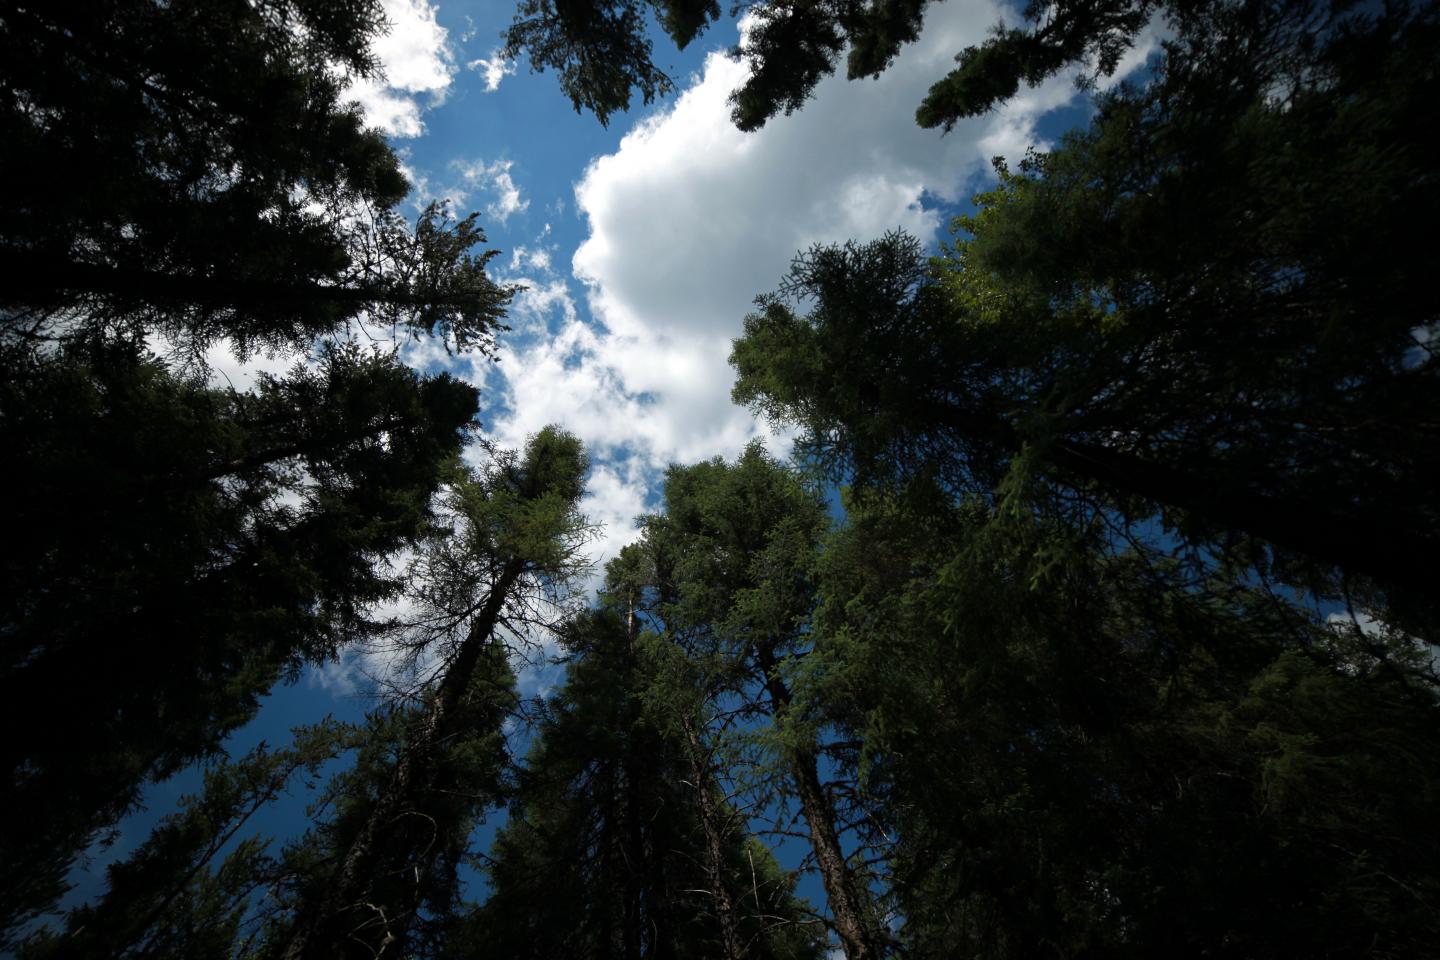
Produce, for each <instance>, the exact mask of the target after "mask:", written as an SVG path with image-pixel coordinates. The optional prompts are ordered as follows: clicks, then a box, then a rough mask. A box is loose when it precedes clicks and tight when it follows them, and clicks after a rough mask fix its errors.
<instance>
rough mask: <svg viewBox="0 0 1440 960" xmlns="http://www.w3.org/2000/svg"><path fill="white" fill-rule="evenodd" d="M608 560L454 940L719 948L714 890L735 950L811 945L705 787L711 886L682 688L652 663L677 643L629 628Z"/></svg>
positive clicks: (795, 908) (594, 954) (784, 884)
mask: <svg viewBox="0 0 1440 960" xmlns="http://www.w3.org/2000/svg"><path fill="white" fill-rule="evenodd" d="M631 556H632V557H633V556H634V554H631ZM619 573H620V571H619V570H618V569H617V568H616V567H613V566H612V569H611V581H610V587H611V591H610V593H609V594H608V597H607V600H606V602H605V603H604V604H603V605H602V607H601V609H599V610H597V611H595V612H593V613H590V614H586V615H583V616H582V617H580V618H579V619H578V620H577V621H575V622H574V624H573V625H572V626H571V627H569V628H568V629H567V630H566V631H565V635H564V636H565V642H566V645H567V649H569V650H570V651H571V653H572V655H573V656H574V657H575V660H574V661H573V662H572V663H571V665H570V668H569V670H568V673H567V681H566V684H565V686H564V687H563V688H562V690H561V691H560V692H559V693H558V694H557V695H556V696H555V697H554V698H553V699H552V700H551V702H550V703H549V705H548V710H547V716H546V719H545V720H544V722H543V723H542V724H541V726H540V729H539V734H538V738H537V739H536V741H535V745H534V747H533V748H532V750H531V754H530V757H529V759H528V762H527V765H526V768H525V770H524V771H523V773H522V774H521V776H520V784H519V793H518V795H517V798H516V801H515V803H514V805H513V806H512V808H511V816H510V821H509V822H508V823H507V824H506V826H505V827H504V829H503V830H502V831H501V832H500V834H499V835H498V836H497V838H496V841H495V844H494V846H493V847H492V850H491V854H490V858H489V867H488V872H489V875H490V880H491V885H492V895H491V897H490V899H489V900H488V901H487V902H486V903H485V904H484V906H483V907H482V908H480V910H479V911H478V912H476V913H475V914H474V915H473V916H472V917H471V918H469V919H468V920H467V921H466V922H465V925H464V928H463V934H462V935H461V936H459V937H458V938H457V941H456V943H455V945H454V946H453V947H452V950H453V953H454V955H455V956H461V955H466V954H465V953H464V952H463V951H464V949H467V948H468V949H474V950H479V949H484V950H485V951H486V952H487V953H490V954H492V955H494V956H497V957H502V958H511V957H515V958H519V957H534V958H542V957H543V958H549V957H555V956H567V957H577V958H610V957H613V958H617V960H618V958H632V957H633V958H639V957H654V956H673V957H677V958H684V957H693V958H697V960H698V958H707V957H724V956H726V953H725V952H724V948H723V946H722V933H721V926H720V925H721V920H720V917H719V915H718V912H719V909H720V907H719V904H720V896H721V895H722V894H723V895H724V896H725V897H726V898H727V900H726V901H725V902H726V903H727V904H729V905H730V907H731V909H732V918H733V919H734V920H735V923H736V927H737V932H738V936H739V938H740V942H741V943H743V944H744V945H745V947H744V949H745V950H746V953H745V955H746V956H749V957H756V958H800V957H816V956H818V955H819V944H818V943H817V942H816V940H815V938H814V936H813V935H811V934H809V933H807V932H806V930H807V928H806V927H804V926H800V925H798V924H797V920H798V919H799V918H800V917H801V916H802V915H803V911H804V907H803V904H800V903H798V902H797V901H795V899H794V897H793V895H792V893H791V889H792V886H793V882H794V881H793V878H792V877H789V876H787V875H785V874H784V873H783V872H782V871H780V870H779V868H778V866H777V865H776V864H775V862H774V859H773V857H771V856H770V854H769V852H768V851H766V850H765V849H764V848H763V847H761V846H759V845H758V844H754V843H753V842H750V843H745V842H742V839H741V838H742V837H743V835H744V833H743V829H742V827H741V825H740V824H739V822H738V821H739V818H738V817H737V816H736V815H735V813H734V812H733V811H731V810H730V809H729V808H728V806H727V805H726V804H725V803H724V801H723V800H722V799H721V798H719V797H713V798H711V802H712V803H713V805H714V806H715V807H716V808H722V809H723V811H724V812H723V817H724V819H725V821H726V824H727V829H726V830H725V839H724V841H723V842H722V849H723V853H724V857H725V861H726V862H725V865H724V869H723V871H722V872H721V876H720V877H719V879H720V882H721V883H722V884H723V885H724V888H725V889H724V890H723V891H721V893H718V894H717V891H716V889H715V887H714V882H715V880H716V879H717V877H716V876H715V875H714V874H713V873H711V872H709V871H708V870H707V867H706V864H707V859H708V858H709V857H710V851H709V850H708V849H707V840H706V836H705V828H704V825H703V824H702V823H701V813H700V804H698V803H697V802H696V800H695V790H696V785H695V775H694V772H693V770H694V768H693V766H692V764H691V762H690V754H689V751H688V747H687V745H686V742H685V740H684V738H683V735H682V734H681V724H680V722H678V721H677V720H676V715H675V713H674V709H675V707H676V704H677V698H678V701H683V700H684V699H685V698H686V694H685V693H684V692H683V691H681V690H679V689H676V688H675V687H674V686H673V682H674V680H675V675H674V674H670V673H668V672H667V671H664V670H663V669H662V667H661V665H662V664H664V663H666V662H667V661H668V660H669V658H670V657H671V656H673V654H674V648H673V647H672V646H671V645H670V644H669V643H667V642H666V641H664V640H663V639H661V638H660V637H659V636H657V635H655V634H653V633H649V632H644V633H638V634H637V633H636V632H635V628H633V627H631V628H627V621H629V620H630V615H631V614H632V613H633V611H632V610H631V609H630V608H629V606H628V603H627V602H626V600H625V594H626V592H627V591H624V590H623V589H622V583H621V582H620V580H621V579H622V578H621V577H619V576H617V574H619ZM712 789H713V788H712Z"/></svg>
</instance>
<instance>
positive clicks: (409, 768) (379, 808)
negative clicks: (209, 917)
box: [285, 560, 524, 960]
mask: <svg viewBox="0 0 1440 960" xmlns="http://www.w3.org/2000/svg"><path fill="white" fill-rule="evenodd" d="M523 569H524V565H523V563H521V562H520V561H517V560H512V561H510V562H509V563H508V564H506V565H505V567H504V568H503V569H502V571H501V574H500V577H499V578H498V579H497V580H496V581H495V584H494V586H493V587H492V588H491V590H490V596H489V597H488V598H487V599H486V601H485V605H484V606H483V607H482V608H481V609H480V612H479V613H478V614H477V615H476V617H475V619H474V620H473V621H472V622H471V624H470V630H469V632H468V633H467V634H466V637H465V640H464V641H463V642H462V643H461V645H460V649H459V650H458V651H457V652H456V655H455V659H454V660H453V661H452V662H451V664H450V666H449V667H448V668H447V669H446V671H445V675H444V676H443V677H442V678H441V681H440V685H439V689H438V690H437V691H436V693H435V697H434V699H433V700H432V701H431V702H430V705H429V707H428V708H427V712H426V716H425V719H424V722H423V723H422V724H421V726H420V732H419V734H418V736H417V737H416V738H415V740H414V742H412V743H409V744H407V745H406V748H405V749H404V751H403V752H402V753H401V756H400V758H399V759H398V760H397V761H396V763H395V769H394V771H393V772H392V773H391V776H390V781H389V783H387V784H386V786H385V788H384V790H383V791H382V792H381V794H380V797H379V798H378V800H377V801H376V803H375V805H374V806H373V807H372V808H371V810H370V813H369V815H368V816H367V817H366V818H365V822H364V823H363V824H362V825H361V827H360V829H359V830H358V831H357V833H356V834H355V836H354V838H353V839H352V840H351V841H350V842H349V844H348V845H347V846H346V848H345V850H344V852H343V853H342V854H341V858H340V863H339V866H338V867H337V868H336V870H335V873H334V874H333V876H332V877H331V881H330V883H329V885H328V886H327V888H326V890H325V893H324V895H323V898H322V899H321V901H320V903H319V904H318V905H316V906H315V907H314V908H313V909H310V910H305V909H303V908H302V910H301V914H300V916H299V917H298V918H297V922H296V925H295V930H294V932H293V933H292V935H291V938H290V942H289V943H288V944H287V945H286V949H285V958H286V960H322V958H326V960H328V958H332V957H337V956H345V955H346V954H347V948H351V947H355V946H361V945H363V946H364V948H365V953H364V954H363V955H364V956H366V957H377V956H384V955H385V954H386V952H387V951H388V950H389V949H390V948H391V947H392V946H394V945H395V944H396V943H399V942H403V940H404V937H405V934H406V933H407V932H408V930H409V927H410V924H411V922H412V921H413V919H414V912H415V905H414V900H413V898H412V900H411V902H410V903H408V904H383V903H382V904H377V903H372V902H371V901H370V899H369V898H368V897H367V895H366V894H367V889H368V888H369V886H370V881H371V878H373V877H374V876H375V875H376V871H377V870H382V869H384V868H385V866H386V865H385V864H382V863H380V862H379V861H380V859H381V857H380V851H379V849H378V847H379V844H380V842H381V839H382V831H384V830H386V829H387V828H393V827H394V825H395V823H396V820H397V818H398V817H399V816H400V815H401V814H402V812H403V811H404V810H405V808H406V806H407V805H408V804H409V803H410V802H411V801H412V800H413V798H415V797H416V796H419V795H421V794H423V793H424V792H425V790H426V788H427V787H428V786H430V785H431V784H432V783H433V781H434V779H435V776H436V771H435V755H436V751H437V750H438V749H439V748H441V747H442V746H443V744H444V743H445V741H446V739H447V738H448V737H449V736H450V735H451V734H452V733H454V731H452V730H450V729H449V724H448V718H449V716H450V715H451V714H452V713H453V712H454V710H455V708H456V707H457V706H459V704H460V701H461V698H462V697H463V696H464V694H465V691H466V690H468V689H469V687H470V683H471V680H472V679H473V678H474V674H475V668H476V666H477V664H478V663H479V661H480V656H481V654H482V653H484V651H485V649H486V647H488V646H489V644H490V643H491V641H492V639H493V637H494V635H495V628H496V626H497V625H498V623H499V620H500V613H501V611H502V610H503V609H504V606H505V601H506V599H507V598H508V596H509V594H510V591H511V590H512V589H513V588H514V586H515V583H516V581H517V580H519V578H520V574H521V573H522V572H523Z"/></svg>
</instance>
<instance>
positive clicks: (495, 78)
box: [465, 49, 515, 93]
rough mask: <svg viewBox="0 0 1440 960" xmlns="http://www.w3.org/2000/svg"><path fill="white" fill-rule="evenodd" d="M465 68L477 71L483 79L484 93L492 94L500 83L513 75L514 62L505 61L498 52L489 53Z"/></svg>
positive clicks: (498, 87) (472, 61)
mask: <svg viewBox="0 0 1440 960" xmlns="http://www.w3.org/2000/svg"><path fill="white" fill-rule="evenodd" d="M465 66H466V67H467V68H469V69H471V70H478V71H479V72H480V73H481V74H482V75H483V76H484V77H485V92H486V93H494V92H495V91H496V90H499V89H500V81H501V80H504V79H505V78H506V77H509V76H512V75H514V73H515V61H514V60H506V59H505V57H504V56H503V55H502V53H501V51H500V50H498V49H497V50H492V51H490V56H488V57H482V58H480V59H478V60H471V61H470V62H469V63H467V64H465Z"/></svg>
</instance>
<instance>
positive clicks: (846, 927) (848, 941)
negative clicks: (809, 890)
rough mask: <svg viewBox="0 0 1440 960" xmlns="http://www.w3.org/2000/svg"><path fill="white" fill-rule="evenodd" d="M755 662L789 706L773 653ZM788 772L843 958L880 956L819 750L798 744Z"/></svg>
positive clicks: (759, 654) (781, 704)
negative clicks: (822, 776)
mask: <svg viewBox="0 0 1440 960" xmlns="http://www.w3.org/2000/svg"><path fill="white" fill-rule="evenodd" d="M756 662H757V665H758V666H759V667H760V669H761V670H762V671H763V672H764V674H765V689H766V691H767V692H768V693H769V694H770V699H771V701H772V702H773V703H774V704H775V707H776V713H779V712H781V711H783V710H784V709H785V708H787V707H789V706H790V700H791V696H790V690H789V688H788V687H786V686H785V684H784V682H783V681H782V680H781V679H780V678H779V676H778V675H777V674H776V672H775V667H776V663H775V658H774V655H773V654H772V653H771V652H770V651H769V650H768V649H764V648H758V649H757V650H756ZM790 776H791V779H792V780H793V781H794V783H795V792H796V793H797V794H798V795H799V797H800V812H801V814H802V815H803V816H804V817H805V825H806V827H807V828H808V830H809V833H810V847H811V849H812V850H814V852H815V865H816V866H817V867H818V868H819V870H820V881H821V883H822V884H824V887H825V896H826V899H827V900H828V901H829V903H830V912H831V913H832V914H834V926H835V932H836V933H837V934H839V935H840V946H841V948H842V949H843V950H844V951H845V960H880V958H881V957H883V956H884V955H885V948H884V943H885V938H884V937H883V936H882V935H881V933H880V931H879V930H878V929H877V928H876V927H875V925H874V921H873V916H874V911H873V910H872V909H871V906H872V905H871V903H870V898H869V896H868V894H867V893H866V892H864V891H863V889H862V888H861V887H860V886H859V885H858V884H856V882H855V877H854V876H853V875H852V873H851V872H850V867H849V864H847V863H846V862H845V852H844V850H843V849H842V848H841V846H840V833H839V831H838V830H837V829H836V827H835V820H836V817H835V805H834V804H833V803H831V801H830V796H829V794H827V793H826V792H825V786H824V784H822V783H821V782H820V771H819V754H818V752H817V751H816V750H815V749H814V748H813V747H809V746H806V747H801V748H799V749H796V750H795V751H794V752H793V753H792V754H791V756H790Z"/></svg>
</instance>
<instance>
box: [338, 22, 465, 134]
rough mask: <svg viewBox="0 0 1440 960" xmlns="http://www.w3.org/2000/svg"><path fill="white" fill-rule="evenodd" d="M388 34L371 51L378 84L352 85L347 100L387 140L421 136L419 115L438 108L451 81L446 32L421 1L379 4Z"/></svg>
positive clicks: (369, 81)
mask: <svg viewBox="0 0 1440 960" xmlns="http://www.w3.org/2000/svg"><path fill="white" fill-rule="evenodd" d="M383 8H384V12H385V19H386V20H387V21H388V22H389V24H390V29H389V31H388V32H387V33H385V34H384V35H383V36H380V37H377V38H376V40H375V42H374V44H373V45H372V48H371V49H372V50H373V52H374V53H375V56H376V58H377V59H378V60H379V61H380V67H381V71H382V74H383V78H369V79H358V80H356V81H355V82H354V83H352V84H351V86H350V88H349V90H348V91H347V96H348V97H349V98H350V99H352V100H355V101H357V102H358V103H359V104H360V106H361V109H363V110H364V112H365V119H366V121H367V122H368V123H370V125H371V126H375V127H379V128H380V129H381V130H383V131H385V132H386V133H388V134H389V135H390V136H392V137H418V136H420V135H421V134H422V133H424V132H425V124H424V122H423V121H422V120H421V114H422V113H423V112H424V111H425V110H427V109H429V108H430V107H435V106H439V105H440V104H441V103H442V102H444V100H445V97H446V95H447V94H448V93H449V90H450V83H451V81H452V80H453V78H454V75H455V55H454V53H453V51H452V50H451V48H450V43H449V38H448V35H447V31H446V30H445V28H444V27H442V26H440V24H439V22H438V21H437V20H436V19H435V14H436V11H437V10H438V7H436V6H435V5H433V4H431V3H429V2H427V0H383ZM422 101H423V102H422Z"/></svg>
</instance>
